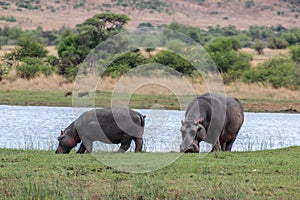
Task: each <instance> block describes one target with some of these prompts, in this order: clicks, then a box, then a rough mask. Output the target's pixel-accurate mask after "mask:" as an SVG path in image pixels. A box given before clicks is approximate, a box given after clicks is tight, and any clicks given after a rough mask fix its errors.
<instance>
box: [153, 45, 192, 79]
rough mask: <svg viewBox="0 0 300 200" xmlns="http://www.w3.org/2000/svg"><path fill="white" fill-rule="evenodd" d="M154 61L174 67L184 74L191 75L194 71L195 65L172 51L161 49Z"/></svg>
mask: <svg viewBox="0 0 300 200" xmlns="http://www.w3.org/2000/svg"><path fill="white" fill-rule="evenodd" d="M154 61H155V62H157V63H159V64H162V65H165V66H168V67H170V68H173V69H174V70H176V71H177V72H179V73H182V74H183V75H191V74H192V73H193V71H194V67H193V66H192V64H191V63H189V62H188V61H187V60H185V59H183V58H182V57H180V56H179V55H177V54H174V53H172V52H170V51H166V50H163V51H160V52H158V53H157V54H156V55H155V56H154Z"/></svg>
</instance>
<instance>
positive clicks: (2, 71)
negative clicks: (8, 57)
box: [0, 64, 9, 81]
mask: <svg viewBox="0 0 300 200" xmlns="http://www.w3.org/2000/svg"><path fill="white" fill-rule="evenodd" d="M8 73H9V67H8V66H7V65H5V64H0V81H2V79H3V78H4V77H5V76H6V75H7V74H8Z"/></svg>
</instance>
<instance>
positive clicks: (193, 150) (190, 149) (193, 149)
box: [180, 140, 199, 153]
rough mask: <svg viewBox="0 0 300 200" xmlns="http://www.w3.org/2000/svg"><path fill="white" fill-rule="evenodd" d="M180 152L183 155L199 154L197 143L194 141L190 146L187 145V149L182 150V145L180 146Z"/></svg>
mask: <svg viewBox="0 0 300 200" xmlns="http://www.w3.org/2000/svg"><path fill="white" fill-rule="evenodd" d="M180 152H184V153H199V145H198V141H197V140H194V141H193V143H192V144H191V145H189V146H188V147H187V148H184V147H183V146H182V145H181V146H180Z"/></svg>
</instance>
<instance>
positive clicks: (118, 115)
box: [56, 108, 145, 153]
mask: <svg viewBox="0 0 300 200" xmlns="http://www.w3.org/2000/svg"><path fill="white" fill-rule="evenodd" d="M144 126H145V116H144V115H142V114H140V113H138V112H136V111H134V110H131V109H127V108H102V109H93V110H90V111H87V112H84V113H83V114H81V115H80V116H79V117H78V118H77V119H76V120H75V121H73V122H72V123H71V124H70V125H69V126H68V127H67V128H66V129H65V130H64V131H61V135H60V136H59V137H58V138H57V139H58V141H59V145H58V148H57V150H56V153H69V152H70V151H71V149H72V148H73V147H75V146H76V145H77V144H78V143H80V142H81V145H80V147H79V149H78V151H77V153H84V152H85V151H87V153H91V152H92V145H93V142H94V141H100V142H104V143H108V144H120V143H121V146H120V148H119V150H118V152H125V151H127V150H128V149H129V147H130V144H131V142H132V140H133V141H134V142H135V152H139V151H141V150H142V146H143V133H144Z"/></svg>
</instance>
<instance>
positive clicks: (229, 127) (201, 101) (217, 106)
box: [180, 93, 244, 153]
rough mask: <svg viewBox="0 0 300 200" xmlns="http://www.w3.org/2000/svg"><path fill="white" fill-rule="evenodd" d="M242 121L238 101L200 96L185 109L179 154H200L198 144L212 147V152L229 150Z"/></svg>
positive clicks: (207, 94)
mask: <svg viewBox="0 0 300 200" xmlns="http://www.w3.org/2000/svg"><path fill="white" fill-rule="evenodd" d="M243 122H244V112H243V107H242V105H241V102H240V101H239V100H238V99H237V98H234V97H230V96H225V95H222V94H216V93H205V94H203V95H200V96H198V97H196V98H194V99H193V100H192V101H191V102H190V103H189V105H188V107H187V109H186V112H185V119H184V121H182V126H181V129H180V131H181V133H182V144H181V145H180V151H181V152H186V153H187V152H194V153H195V152H199V143H200V142H201V141H205V142H208V143H210V144H212V145H213V148H212V151H231V148H232V145H233V143H234V141H235V139H236V137H237V135H238V132H239V130H240V128H241V126H242V124H243Z"/></svg>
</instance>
